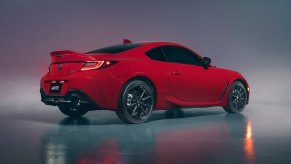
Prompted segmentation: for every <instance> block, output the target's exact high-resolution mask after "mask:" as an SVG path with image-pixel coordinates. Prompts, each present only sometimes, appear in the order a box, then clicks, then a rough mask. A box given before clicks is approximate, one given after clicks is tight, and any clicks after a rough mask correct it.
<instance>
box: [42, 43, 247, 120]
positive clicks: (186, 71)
mask: <svg viewBox="0 0 291 164" xmlns="http://www.w3.org/2000/svg"><path fill="white" fill-rule="evenodd" d="M50 55H51V60H52V61H51V64H50V66H49V71H48V73H46V74H45V75H44V76H43V77H42V79H41V83H40V93H41V101H42V102H43V103H44V104H46V105H53V106H58V108H59V109H60V111H61V112H62V113H64V114H65V115H68V116H70V117H79V116H82V115H84V114H85V113H87V112H88V111H91V110H98V109H107V110H113V111H116V114H117V116H118V117H119V118H120V119H121V120H122V121H124V122H126V123H143V122H145V121H147V120H148V119H149V117H150V115H151V113H152V111H153V110H163V109H174V108H178V107H210V106H221V107H223V108H224V110H225V111H226V112H229V113H238V112H241V111H243V110H244V108H245V106H246V104H248V101H249V92H250V89H249V85H248V83H247V81H246V79H245V78H244V77H243V76H242V75H241V74H240V73H238V72H235V71H232V70H228V69H223V68H218V67H215V66H212V65H211V64H210V62H211V60H210V58H208V57H201V56H200V55H199V54H197V53H195V52H194V51H192V50H190V49H189V48H187V47H185V46H183V45H179V44H176V43H169V42H145V43H131V42H130V41H129V40H125V41H124V43H123V44H119V45H114V46H109V47H104V48H100V49H97V50H94V51H90V52H87V53H79V52H74V51H70V50H63V51H53V52H51V53H50Z"/></svg>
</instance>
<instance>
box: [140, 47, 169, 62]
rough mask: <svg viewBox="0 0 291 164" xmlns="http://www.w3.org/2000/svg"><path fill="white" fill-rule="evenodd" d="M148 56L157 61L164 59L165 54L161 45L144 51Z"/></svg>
mask: <svg viewBox="0 0 291 164" xmlns="http://www.w3.org/2000/svg"><path fill="white" fill-rule="evenodd" d="M145 54H146V55H147V56H148V57H149V58H151V59H153V60H158V61H166V58H165V55H164V53H163V51H162V49H161V47H156V48H153V49H151V50H149V51H147V52H146V53H145Z"/></svg>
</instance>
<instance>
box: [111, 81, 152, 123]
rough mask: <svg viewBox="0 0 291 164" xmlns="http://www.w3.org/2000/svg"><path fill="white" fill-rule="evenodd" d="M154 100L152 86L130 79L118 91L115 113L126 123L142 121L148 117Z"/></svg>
mask: <svg viewBox="0 0 291 164" xmlns="http://www.w3.org/2000/svg"><path fill="white" fill-rule="evenodd" d="M155 102H156V98H155V95H154V92H153V88H152V86H150V85H149V84H147V83H146V82H144V81H141V80H134V81H130V82H129V83H127V84H126V85H125V87H124V88H123V89H122V91H121V93H120V98H119V102H118V109H117V111H116V114H117V116H118V117H119V119H120V120H122V121H123V122H126V123H130V124H139V123H144V122H146V121H147V120H148V119H149V117H150V115H151V113H152V111H153V109H154V107H155Z"/></svg>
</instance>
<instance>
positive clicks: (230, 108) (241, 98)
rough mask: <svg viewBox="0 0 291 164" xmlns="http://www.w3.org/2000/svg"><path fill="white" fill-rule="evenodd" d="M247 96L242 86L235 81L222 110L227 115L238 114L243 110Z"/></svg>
mask: <svg viewBox="0 0 291 164" xmlns="http://www.w3.org/2000/svg"><path fill="white" fill-rule="evenodd" d="M247 100H248V95H247V90H246V87H245V86H244V84H243V83H242V82H240V81H235V82H234V83H233V84H232V85H231V87H230V90H229V93H228V103H227V106H226V107H223V109H224V110H225V111H226V112H228V113H240V112H242V111H243V110H244V109H245V106H246V104H247Z"/></svg>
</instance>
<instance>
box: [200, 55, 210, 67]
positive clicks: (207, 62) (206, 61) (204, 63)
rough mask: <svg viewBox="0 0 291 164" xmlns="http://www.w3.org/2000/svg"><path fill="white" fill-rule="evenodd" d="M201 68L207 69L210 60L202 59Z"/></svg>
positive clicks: (207, 58)
mask: <svg viewBox="0 0 291 164" xmlns="http://www.w3.org/2000/svg"><path fill="white" fill-rule="evenodd" d="M202 60H203V67H204V68H205V69H207V68H208V67H209V65H210V63H211V59H210V58H209V57H203V59H202Z"/></svg>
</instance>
